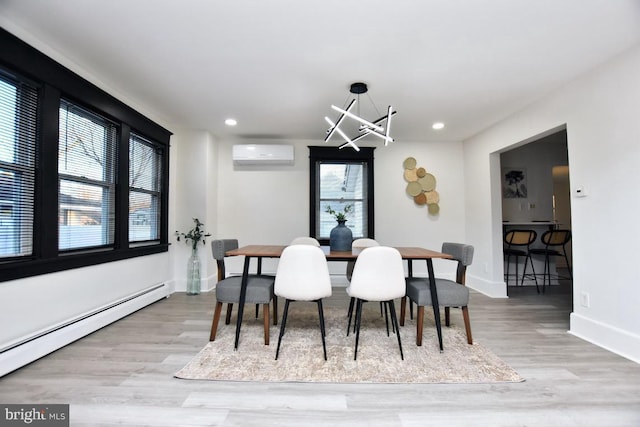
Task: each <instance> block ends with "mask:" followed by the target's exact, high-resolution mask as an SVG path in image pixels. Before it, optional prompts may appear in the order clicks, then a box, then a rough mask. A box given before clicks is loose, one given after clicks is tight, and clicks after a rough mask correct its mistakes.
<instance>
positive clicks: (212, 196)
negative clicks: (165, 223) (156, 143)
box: [169, 130, 219, 292]
mask: <svg viewBox="0 0 640 427" xmlns="http://www.w3.org/2000/svg"><path fill="white" fill-rule="evenodd" d="M216 158H217V145H216V142H215V139H214V138H213V137H212V136H211V134H209V133H208V132H204V131H193V130H178V131H176V132H175V133H174V135H173V136H172V137H171V166H170V174H171V178H170V184H169V185H170V187H169V197H170V203H169V206H170V210H169V218H170V224H169V232H170V238H169V241H170V242H171V243H172V245H171V247H170V253H171V254H172V260H173V269H172V277H173V279H174V283H175V289H176V290H177V291H182V292H184V291H186V285H187V281H186V276H187V259H188V258H189V256H190V255H191V244H187V243H186V242H185V240H184V239H181V240H180V241H179V242H178V241H176V238H175V236H174V234H173V233H174V232H175V231H180V232H183V233H187V232H188V231H189V230H191V229H192V228H193V227H194V222H193V218H198V219H199V220H200V222H202V223H203V224H204V230H205V232H207V233H210V234H211V235H212V237H208V238H205V242H206V244H200V245H199V246H198V248H199V249H198V254H199V257H200V262H201V265H202V269H201V278H202V289H203V290H204V291H207V290H210V289H213V288H214V287H215V284H216V281H217V280H216V278H217V276H216V271H217V270H216V265H215V262H214V260H213V258H212V257H211V249H210V245H209V243H210V241H211V239H213V238H214V237H215V235H216V233H215V227H216V221H217V214H216V207H217V195H218V192H217V180H218V176H219V174H218V170H217V167H216Z"/></svg>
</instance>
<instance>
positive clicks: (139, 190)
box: [0, 29, 171, 282]
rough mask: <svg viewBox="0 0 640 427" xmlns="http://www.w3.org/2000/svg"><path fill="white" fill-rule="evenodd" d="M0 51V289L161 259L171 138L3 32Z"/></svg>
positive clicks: (165, 231) (165, 244)
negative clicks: (46, 276)
mask: <svg viewBox="0 0 640 427" xmlns="http://www.w3.org/2000/svg"><path fill="white" fill-rule="evenodd" d="M0 46H2V47H3V48H2V49H0V282H4V281H8V280H15V279H20V278H24V277H30V276H36V275H40V274H46V273H52V272H55V271H63V270H68V269H73V268H79V267H86V266H90V265H96V264H101V263H107V262H113V261H119V260H123V259H128V258H133V257H138V256H145V255H151V254H157V253H160V252H166V251H167V250H168V246H169V232H168V211H169V209H168V204H167V202H168V199H169V197H168V182H169V158H168V155H169V150H168V148H169V138H170V136H171V132H169V131H168V130H166V129H164V128H162V127H161V126H159V125H157V124H156V123H154V122H152V121H151V120H149V119H148V118H147V117H145V116H143V115H142V114H140V113H138V112H136V111H135V110H133V109H132V108H131V107H129V106H127V105H125V104H123V103H122V102H120V101H118V100H117V99H116V98H114V97H112V96H111V95H109V94H107V93H106V92H104V91H102V90H101V89H99V88H97V87H96V86H94V85H93V84H91V83H90V82H88V81H87V80H85V79H83V78H81V77H80V76H78V75H76V74H74V73H73V72H71V71H70V70H68V69H66V68H64V67H63V66H62V65H60V64H58V63H56V62H55V61H53V60H52V59H50V58H48V57H47V56H45V55H43V54H42V53H40V52H38V51H37V50H35V49H33V48H32V47H31V46H29V45H27V44H26V43H24V42H22V41H21V40H19V39H18V38H16V37H15V36H13V35H11V34H10V33H8V32H6V31H5V30H3V29H0ZM134 130H135V131H134Z"/></svg>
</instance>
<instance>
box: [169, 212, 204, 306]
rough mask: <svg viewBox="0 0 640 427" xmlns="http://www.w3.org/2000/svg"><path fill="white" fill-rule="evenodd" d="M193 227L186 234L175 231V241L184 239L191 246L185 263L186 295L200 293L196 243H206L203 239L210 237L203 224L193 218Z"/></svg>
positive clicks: (198, 259) (198, 258)
mask: <svg viewBox="0 0 640 427" xmlns="http://www.w3.org/2000/svg"><path fill="white" fill-rule="evenodd" d="M193 222H194V223H195V227H193V228H192V229H191V230H189V231H188V232H186V233H181V232H179V231H176V240H177V241H180V238H184V242H185V243H186V244H191V256H190V257H189V261H188V262H187V295H197V294H199V293H200V257H199V256H198V242H200V241H202V244H203V245H204V244H205V243H206V241H205V238H206V237H209V236H211V234H209V233H205V231H204V224H203V223H201V222H200V220H199V219H198V218H193Z"/></svg>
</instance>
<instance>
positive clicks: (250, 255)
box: [226, 245, 451, 352]
mask: <svg viewBox="0 0 640 427" xmlns="http://www.w3.org/2000/svg"><path fill="white" fill-rule="evenodd" d="M284 248H286V245H247V246H242V247H240V248H237V249H233V250H230V251H227V252H226V256H244V257H245V258H244V264H243V268H242V280H241V287H240V300H239V304H238V316H237V320H236V336H235V342H234V349H235V350H237V349H238V343H239V341H240V329H241V328H242V316H243V314H244V304H245V300H246V295H247V282H248V278H249V266H250V263H251V260H252V259H256V260H257V263H258V264H257V273H258V274H260V273H261V268H262V259H263V258H280V256H281V255H282V251H283V250H284ZM320 249H322V251H323V252H324V254H325V256H326V258H327V261H354V260H357V258H358V255H359V254H360V252H362V251H363V250H366V248H352V249H351V250H350V251H334V250H331V248H330V247H329V246H320ZM395 249H397V250H398V252H400V256H401V257H402V259H403V260H407V261H408V270H409V277H411V276H413V261H426V264H427V272H428V274H429V284H430V290H431V302H432V305H433V316H434V320H435V324H436V331H437V334H438V344H439V346H440V352H443V351H444V347H443V344H442V327H441V322H440V306H439V304H438V293H437V291H436V283H435V275H434V271H433V260H434V259H451V255H449V254H445V253H442V252H438V251H434V250H431V249H426V248H422V247H403V246H401V247H395Z"/></svg>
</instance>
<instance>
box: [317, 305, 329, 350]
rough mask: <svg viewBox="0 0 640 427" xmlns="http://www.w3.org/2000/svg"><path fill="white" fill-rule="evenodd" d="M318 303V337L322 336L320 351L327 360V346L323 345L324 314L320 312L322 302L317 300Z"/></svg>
mask: <svg viewBox="0 0 640 427" xmlns="http://www.w3.org/2000/svg"><path fill="white" fill-rule="evenodd" d="M317 303H318V317H319V318H320V335H322V350H323V352H324V360H327V345H326V343H325V340H324V337H325V330H324V312H323V310H322V300H321V299H319V300H318V301H317Z"/></svg>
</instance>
